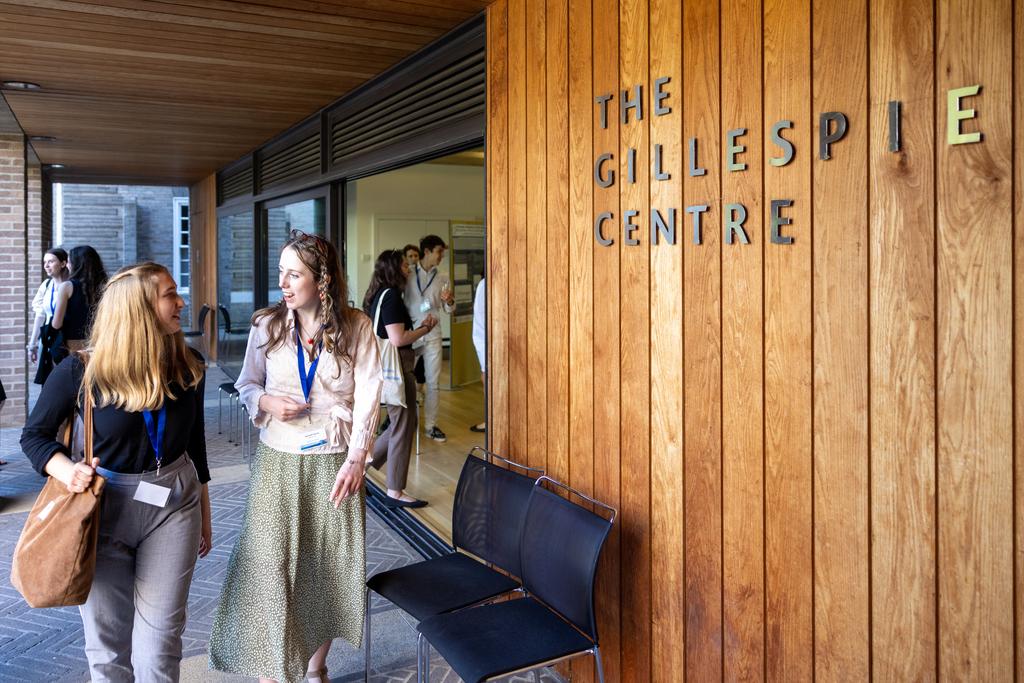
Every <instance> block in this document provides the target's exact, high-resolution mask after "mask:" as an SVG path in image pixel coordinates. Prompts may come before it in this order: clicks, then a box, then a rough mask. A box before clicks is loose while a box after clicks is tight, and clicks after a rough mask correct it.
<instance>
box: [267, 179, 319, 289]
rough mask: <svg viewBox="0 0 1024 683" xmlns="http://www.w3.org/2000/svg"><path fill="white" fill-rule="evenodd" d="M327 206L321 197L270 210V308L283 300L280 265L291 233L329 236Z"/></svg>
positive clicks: (268, 249) (268, 248)
mask: <svg viewBox="0 0 1024 683" xmlns="http://www.w3.org/2000/svg"><path fill="white" fill-rule="evenodd" d="M326 206H327V202H326V201H324V198H323V197H317V198H316V199H307V200H306V201H302V202H295V203H293V204H285V205H284V206H275V207H273V208H268V209H267V210H266V221H267V303H268V304H274V303H277V302H278V301H280V300H281V288H280V287H278V286H277V285H278V279H277V263H278V259H279V258H280V256H281V247H283V246H284V243H285V242H287V241H288V234H289V232H291V231H292V230H302V231H303V232H307V233H310V234H312V235H323V234H325V229H326Z"/></svg>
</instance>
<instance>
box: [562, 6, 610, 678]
mask: <svg viewBox="0 0 1024 683" xmlns="http://www.w3.org/2000/svg"><path fill="white" fill-rule="evenodd" d="M568 9H569V25H568V33H569V120H568V124H569V135H568V138H569V237H568V242H569V273H570V275H569V311H568V312H567V313H568V316H569V363H568V366H569V444H568V448H569V463H568V464H569V483H570V485H571V486H572V487H573V488H576V489H578V490H580V491H583V492H585V493H588V494H593V493H594V401H595V396H594V320H593V319H594V238H593V231H592V228H591V226H592V224H593V219H594V210H593V207H594V190H593V188H594V181H593V177H592V176H591V165H592V164H593V157H594V154H593V150H594V126H593V123H592V114H591V112H592V110H593V101H594V100H593V98H594V88H593V82H594V75H593V74H594V71H593V70H594V64H593V53H592V49H593V38H592V33H591V31H592V23H591V22H592V16H591V15H592V13H591V0H569V8H568ZM577 502H579V501H577ZM601 635H602V636H603V635H604V634H603V633H602V634H601ZM602 642H604V641H603V640H602ZM602 654H603V657H604V658H605V659H607V658H608V656H609V653H608V652H607V651H605V652H603V653H602ZM572 674H573V679H574V680H579V681H592V680H594V666H593V662H592V661H591V660H589V659H582V660H577V661H575V662H573V664H572Z"/></svg>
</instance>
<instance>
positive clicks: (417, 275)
mask: <svg viewBox="0 0 1024 683" xmlns="http://www.w3.org/2000/svg"><path fill="white" fill-rule="evenodd" d="M435 277H437V268H434V274H433V275H431V276H430V280H428V281H427V286H426V287H424V286H423V285H421V284H420V267H419V266H416V286H417V287H418V288H419V290H420V296H423V292H425V291H427V290H428V289H430V285H432V284H434V278H435Z"/></svg>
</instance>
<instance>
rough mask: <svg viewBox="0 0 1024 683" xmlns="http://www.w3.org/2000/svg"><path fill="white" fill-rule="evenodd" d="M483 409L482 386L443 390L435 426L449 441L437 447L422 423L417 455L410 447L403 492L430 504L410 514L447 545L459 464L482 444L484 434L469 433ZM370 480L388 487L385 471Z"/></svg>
mask: <svg viewBox="0 0 1024 683" xmlns="http://www.w3.org/2000/svg"><path fill="white" fill-rule="evenodd" d="M445 365H447V364H445ZM445 371H446V368H445V367H444V366H442V377H444V376H446V374H445ZM421 403H422V402H421ZM484 405H485V403H484V391H483V386H482V385H481V384H480V383H479V382H476V383H474V384H470V385H468V386H465V387H462V388H459V389H452V390H447V389H443V388H442V389H441V404H440V408H439V410H438V415H437V422H438V425H437V426H438V427H440V428H441V429H442V430H443V431H444V432H445V434H446V435H447V436H448V441H447V442H445V443H437V442H436V441H433V440H432V439H428V438H427V436H426V435H425V434H424V433H423V422H422V420H421V421H420V453H419V455H417V454H416V453H415V443H414V444H413V451H414V453H413V456H412V459H411V461H410V462H409V481H408V484H407V486H406V489H405V490H406V493H408V494H409V495H412V496H416V497H417V498H422V499H424V500H427V501H429V502H430V505H428V506H427V507H425V508H419V509H416V510H412V512H413V513H414V514H415V515H416V516H417V517H418V518H419V519H420V520H421V521H422V522H423V523H424V524H426V525H427V526H429V527H430V528H431V529H433V530H434V531H435V532H437V533H438V534H439V535H440V536H441V537H442V538H443V539H444V540H445V541H448V542H451V535H452V500H453V498H454V497H455V484H456V482H457V481H458V479H459V473H460V472H461V471H462V463H463V462H465V460H466V454H467V453H468V452H469V450H470V449H471V448H472V447H473V446H483V445H484V444H485V436H486V435H485V434H478V433H476V432H471V431H469V427H470V426H471V425H475V424H477V423H478V422H482V421H483V419H484ZM421 407H422V406H421ZM369 478H370V480H371V481H373V482H374V483H375V484H377V485H379V486H381V487H384V486H385V485H386V483H387V482H386V477H385V473H384V469H382V470H380V471H378V470H375V469H373V468H370V471H369Z"/></svg>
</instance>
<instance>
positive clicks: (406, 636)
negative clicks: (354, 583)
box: [0, 368, 558, 683]
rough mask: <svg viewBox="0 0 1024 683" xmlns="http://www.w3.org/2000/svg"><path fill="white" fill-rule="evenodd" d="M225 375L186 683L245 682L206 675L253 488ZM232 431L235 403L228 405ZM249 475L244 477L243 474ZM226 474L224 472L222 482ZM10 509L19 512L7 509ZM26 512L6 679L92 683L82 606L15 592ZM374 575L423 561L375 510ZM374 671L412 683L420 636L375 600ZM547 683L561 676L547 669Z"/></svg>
mask: <svg viewBox="0 0 1024 683" xmlns="http://www.w3.org/2000/svg"><path fill="white" fill-rule="evenodd" d="M225 380H226V378H225V377H224V376H223V374H222V373H220V371H219V370H218V369H216V368H211V369H210V372H209V378H208V382H207V391H206V408H207V410H206V425H207V429H206V432H207V442H208V449H209V460H210V468H211V471H212V472H213V476H214V479H213V481H212V482H211V484H210V502H211V507H212V511H213V526H214V548H213V550H212V551H211V553H210V555H208V556H207V557H206V558H204V559H201V560H199V561H198V563H197V564H196V572H195V577H194V579H193V582H192V590H191V593H190V595H189V620H188V624H187V626H186V630H185V635H184V639H183V648H184V652H183V655H184V658H185V664H186V665H187V666H184V667H183V680H189V681H221V680H223V681H228V680H231V681H240V680H245V679H242V678H241V677H234V676H231V677H228V676H221V675H218V674H216V673H213V672H209V671H207V670H206V669H205V654H206V651H207V643H208V642H209V637H210V629H211V627H212V621H213V612H214V609H215V608H216V604H217V600H218V597H219V595H220V587H221V583H222V582H223V579H224V574H225V572H226V570H227V562H228V558H229V556H230V553H231V548H232V547H233V545H234V542H235V539H236V537H237V535H238V532H239V528H240V525H241V520H242V513H243V511H244V506H245V499H246V494H247V490H248V482H247V481H244V480H242V481H239V478H240V477H239V476H238V471H239V467H238V466H239V465H241V464H242V463H243V460H242V457H241V447H240V446H238V445H237V444H235V443H230V442H229V441H228V435H227V434H226V433H225V434H223V435H218V434H217V384H218V383H220V382H222V381H225ZM224 409H225V413H224V417H225V432H226V431H227V414H228V403H227V401H226V400H225V404H224ZM19 435H20V432H19V430H14V429H4V430H0V457H3V458H4V459H5V460H7V461H8V464H7V465H5V466H3V467H0V501H6V502H7V503H8V504H9V505H10V503H11V501H12V500H13V501H15V503H19V502H20V505H21V507H20V509H22V510H24V505H25V504H26V503H27V501H29V500H30V499H31V498H32V497H34V494H35V492H36V491H38V490H39V488H40V487H41V485H42V482H43V479H42V478H41V477H40V476H39V475H37V474H36V473H35V472H34V471H33V470H32V468H31V466H30V465H29V463H28V460H27V459H26V458H25V457H24V455H22V454H21V453H20V452H19V449H18V437H19ZM242 471H243V472H244V470H242ZM218 473H226V474H227V475H228V476H224V477H221V479H222V483H217V475H218ZM8 509H11V508H10V507H8ZM26 516H27V512H24V511H21V512H3V510H2V509H0V682H6V681H11V682H14V681H18V682H22V683H35V682H36V681H40V682H42V681H61V682H63V681H85V680H88V668H87V666H86V663H85V656H84V654H83V652H82V648H83V645H84V641H83V637H82V624H81V620H80V618H79V615H78V610H77V608H63V609H31V608H29V607H28V605H26V604H25V602H24V601H23V600H22V598H21V596H20V595H18V593H17V591H15V590H14V588H13V587H11V585H10V569H11V556H12V555H13V552H14V546H15V543H16V542H17V539H18V534H19V533H20V531H21V527H22V525H23V524H24V522H25V518H26ZM366 545H367V568H366V569H367V573H368V574H374V573H376V572H378V571H383V570H386V569H390V568H393V567H398V566H402V565H405V564H408V563H410V562H414V561H417V560H418V559H420V558H419V556H418V555H417V554H416V553H415V551H414V550H413V549H412V548H411V547H410V546H409V545H407V544H406V543H405V542H404V541H403V540H402V539H401V538H400V537H399V536H397V535H396V534H395V533H394V532H393V531H392V530H391V529H390V528H388V527H387V526H385V525H384V524H383V523H382V522H381V521H380V520H379V519H378V518H377V517H376V516H375V515H373V514H372V513H370V514H367V517H366ZM371 611H372V614H373V621H372V623H373V668H374V675H373V676H372V677H371V680H372V681H375V682H386V683H398V682H399V681H402V682H406V681H413V680H415V676H416V665H415V659H414V651H415V640H416V639H415V630H414V628H413V626H412V623H411V621H410V620H409V618H408V617H407V616H406V615H404V614H403V613H402V612H401V611H400V610H398V609H397V608H396V607H395V606H394V605H392V604H391V603H390V602H388V601H386V600H384V599H382V598H380V597H379V596H374V599H373V601H372V602H371ZM328 666H329V668H330V671H331V677H332V681H335V683H337V682H339V681H356V680H362V675H363V674H362V666H363V656H362V653H361V652H357V651H355V650H354V649H353V648H352V647H351V646H350V645H348V644H346V643H344V642H342V641H336V642H335V646H334V647H333V648H332V652H331V656H330V658H329V660H328ZM431 674H432V675H431V681H432V683H436V682H438V681H442V682H444V683H454V682H455V681H458V680H459V679H458V677H457V676H455V675H454V674H453V673H452V672H451V670H450V669H449V668H448V667H447V666H446V665H445V663H444V662H443V661H442V660H440V658H438V657H436V655H435V657H434V659H433V662H432V670H431ZM532 680H533V678H532V676H526V677H520V676H516V677H512V678H510V679H509V683H513V682H520V681H521V682H524V683H525V682H526V681H532ZM542 680H545V681H555V680H558V678H557V676H555V675H553V674H550V673H547V672H545V674H544V675H543V676H542Z"/></svg>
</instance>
